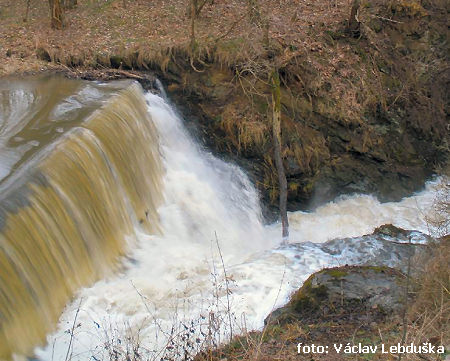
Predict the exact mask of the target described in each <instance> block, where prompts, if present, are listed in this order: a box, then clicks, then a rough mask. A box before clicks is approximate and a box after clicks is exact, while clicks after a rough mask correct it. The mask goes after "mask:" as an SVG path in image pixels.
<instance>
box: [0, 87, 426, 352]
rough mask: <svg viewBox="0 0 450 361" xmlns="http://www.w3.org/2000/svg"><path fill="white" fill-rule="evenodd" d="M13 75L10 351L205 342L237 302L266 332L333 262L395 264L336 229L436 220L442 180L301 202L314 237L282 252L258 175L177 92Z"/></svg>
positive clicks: (7, 169)
mask: <svg viewBox="0 0 450 361" xmlns="http://www.w3.org/2000/svg"><path fill="white" fill-rule="evenodd" d="M12 84H13V86H9V85H8V86H4V88H1V86H0V97H1V98H0V106H1V107H2V108H1V110H2V112H1V113H0V115H1V116H2V118H0V150H1V152H0V179H2V180H0V190H1V193H0V239H1V243H0V321H1V323H0V359H6V360H8V361H9V359H10V355H11V354H12V353H13V354H14V356H13V357H14V358H16V357H17V359H20V357H21V356H23V355H31V354H33V356H34V357H36V358H37V359H38V360H40V361H50V360H52V361H64V360H66V358H67V357H66V356H67V355H69V356H70V360H71V361H78V360H79V361H83V360H88V359H98V360H102V359H109V357H110V356H111V355H114V354H116V355H119V356H120V355H121V356H123V355H124V353H125V352H127V347H129V346H130V344H127V342H138V343H139V344H140V345H141V346H142V347H141V348H139V350H138V351H139V353H140V355H141V356H142V357H143V358H144V359H146V358H148V359H161V352H163V351H161V350H164V345H165V344H166V343H167V342H170V341H171V337H172V336H173V332H175V333H178V332H180V334H181V335H183V333H182V332H183V330H185V329H184V327H185V325H195V328H196V329H195V331H194V334H195V337H197V336H199V335H201V331H202V327H204V322H207V321H208V320H210V318H209V317H210V315H211V313H213V314H214V317H216V318H215V319H216V320H217V319H220V318H222V319H223V320H225V322H228V318H224V317H223V315H224V312H227V309H226V308H227V304H228V301H229V304H230V307H231V309H232V314H233V317H232V319H233V321H232V322H236V323H238V324H239V323H240V326H241V327H242V326H245V328H246V329H248V330H251V329H257V328H261V327H262V325H263V320H264V318H265V317H266V316H267V315H268V313H269V312H270V311H271V310H272V309H273V307H276V306H279V305H281V304H283V303H284V302H286V300H287V299H288V297H289V294H290V293H291V292H293V291H294V290H295V289H297V288H298V287H299V286H301V284H302V282H303V281H304V280H305V279H306V278H307V277H308V276H309V275H310V274H311V273H313V272H316V271H318V270H319V269H321V268H322V267H329V266H337V265H340V264H361V263H364V262H369V261H374V260H375V261H377V262H381V263H383V264H387V265H393V264H395V261H396V253H395V252H393V253H392V254H391V255H389V257H386V255H385V254H386V252H382V251H383V248H382V247H383V244H384V243H382V242H381V241H380V240H379V239H375V238H374V239H372V238H370V237H369V238H367V237H362V238H348V239H345V240H342V241H341V240H335V241H330V240H332V239H335V238H339V237H355V236H362V235H364V234H367V233H371V232H372V231H373V230H374V228H375V227H378V226H380V225H382V224H385V223H393V224H396V225H398V226H402V227H405V228H411V229H418V230H421V231H426V230H427V225H426V223H425V222H424V220H423V214H424V213H426V210H427V208H429V207H430V206H431V204H432V203H433V197H434V194H435V190H434V186H435V183H430V184H429V185H428V186H427V189H426V190H425V191H424V192H422V193H420V194H417V195H414V196H412V197H409V198H405V199H404V200H403V201H401V202H396V203H384V204H382V203H380V202H378V200H377V199H376V198H375V197H372V196H369V195H366V196H362V195H353V196H346V197H342V198H340V199H337V200H335V201H334V202H330V203H328V204H325V205H323V206H322V207H319V208H318V209H317V210H316V211H314V212H293V213H290V214H289V218H290V224H291V242H292V243H294V242H296V243H299V244H298V245H287V246H285V247H279V244H278V240H279V235H280V234H281V230H280V225H279V224H272V225H266V226H265V225H263V223H262V221H261V210H260V205H259V198H258V194H257V192H256V190H255V188H254V187H253V185H252V184H251V182H250V181H249V179H248V177H247V176H246V175H245V173H244V172H243V171H242V170H241V169H240V168H239V167H237V166H235V165H233V164H230V163H227V162H224V161H222V160H220V159H218V158H216V157H214V156H213V155H212V154H210V153H209V152H207V151H205V150H204V149H202V147H200V146H199V145H198V144H197V143H196V142H195V140H193V139H192V138H191V137H190V136H189V134H188V133H187V131H186V130H185V128H184V125H183V120H182V118H181V117H180V115H179V114H177V112H176V110H175V109H174V107H173V106H171V105H170V104H169V103H168V100H167V99H163V98H161V97H159V96H157V95H154V94H150V93H148V94H144V93H143V92H142V89H141V88H140V86H139V85H138V84H136V83H132V82H128V81H121V82H113V83H109V84H103V83H92V82H78V81H73V80H72V81H69V80H63V79H61V78H49V79H44V80H42V79H41V80H38V81H33V80H31V81H30V80H27V81H23V82H18V83H12ZM14 84H15V85H14ZM8 87H9V88H8ZM58 89H59V90H58ZM216 235H217V239H216ZM418 237H420V236H418ZM383 242H388V241H385V240H384V241H383ZM219 251H220V252H219ZM120 256H124V257H122V258H120V260H118V258H119V257H120ZM382 257H384V258H385V259H380V258H382ZM222 267H226V271H227V276H228V280H229V285H228V287H229V289H225V288H224V286H223V282H224V281H223V280H224V274H223V273H224V272H223V271H222ZM111 270H112V271H113V272H111ZM72 296H73V297H72ZM64 306H65V307H64ZM63 308H64V310H63ZM244 314H245V317H244V316H243V315H244ZM205 320H206V321H205ZM242 320H244V321H242ZM197 321H198V322H197ZM243 323H244V324H243ZM72 327H74V328H75V332H74V333H73V334H72V332H71V331H70V329H71V328H72ZM68 329H69V332H68ZM227 329H229V326H228V328H227V327H225V328H224V329H221V330H218V331H217V332H218V333H219V334H220V335H219V336H220V337H222V338H221V340H223V339H224V338H223V337H225V336H226V332H227ZM237 329H239V327H238V328H237ZM199 332H200V333H199ZM45 335H47V337H46V343H45V344H44V342H42V341H43V339H44V337H45ZM130 340H131V341H130ZM194 344H195V342H194ZM39 345H42V346H39ZM133 345H136V344H133ZM33 346H37V347H36V348H35V349H34V352H31V351H32V348H33ZM171 347H172V350H173V352H174V355H176V352H177V349H176V345H175V346H173V345H171ZM174 348H175V349H174ZM167 350H168V348H165V351H164V352H167ZM191 351H195V350H194V349H192V350H191ZM121 352H124V353H121ZM168 352H171V351H170V350H169V351H168ZM174 358H176V356H174ZM123 359H126V358H125V357H123ZM20 360H22V359H20Z"/></svg>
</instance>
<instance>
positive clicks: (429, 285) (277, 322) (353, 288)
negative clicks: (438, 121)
mask: <svg viewBox="0 0 450 361" xmlns="http://www.w3.org/2000/svg"><path fill="white" fill-rule="evenodd" d="M386 232H387V233H388V234H390V235H391V237H392V239H391V241H394V242H397V241H399V242H404V241H405V239H404V237H406V238H408V237H410V236H411V233H410V232H408V231H404V230H400V229H398V228H396V227H392V226H384V227H380V228H379V229H378V230H376V231H375V232H374V234H373V235H372V236H376V235H377V234H378V235H383V233H385V234H384V235H385V236H386V235H387V234H386ZM369 237H370V236H369ZM397 237H399V238H397ZM403 245H404V247H405V249H404V251H406V252H404V253H403V255H402V257H401V259H399V261H400V262H399V263H398V264H397V266H400V267H401V268H403V270H404V271H405V273H403V272H401V271H400V270H399V269H398V268H390V267H386V266H379V265H378V266H374V265H371V266H370V265H369V266H347V265H346V266H340V267H335V268H325V269H323V270H321V271H319V272H316V273H314V274H313V275H311V276H310V277H309V278H308V279H307V280H306V281H305V282H304V284H303V286H302V287H301V288H300V289H299V290H297V291H296V292H294V293H293V294H292V295H291V296H290V300H289V302H288V303H287V304H286V305H284V306H283V307H281V308H278V309H276V310H275V311H273V312H272V313H271V314H269V315H268V316H267V318H266V321H265V327H264V329H263V330H261V331H251V332H246V333H244V334H243V335H239V336H236V337H234V338H233V339H232V340H231V341H230V342H228V343H226V344H225V345H222V346H220V347H218V348H216V349H209V350H206V351H204V352H201V353H200V354H198V355H197V357H196V358H195V361H207V360H208V361H219V360H227V361H234V360H246V361H251V360H259V361H275V360H284V361H291V360H292V361H293V360H305V361H306V360H308V361H310V360H317V361H319V360H320V361H340V360H342V361H343V360H380V361H381V360H383V361H384V360H401V359H403V360H443V359H446V357H448V356H446V355H449V353H450V338H449V336H448V335H449V334H450V332H449V331H450V330H449V324H450V322H449V321H450V320H449V316H450V311H449V306H450V305H449V298H448V290H447V289H446V287H447V286H448V272H449V269H448V261H446V260H445V259H446V258H448V256H449V252H450V248H449V245H450V243H449V238H448V237H447V238H442V239H440V240H437V241H436V240H431V239H430V240H429V243H428V244H423V245H422V246H419V248H417V245H408V244H407V243H406V244H405V243H403ZM418 262H419V263H420V265H419V264H418ZM369 263H370V262H369ZM408 264H409V266H408ZM405 267H406V268H405ZM431 271H432V272H433V275H432V276H431V275H430V274H427V273H429V272H431ZM441 282H442V283H441Z"/></svg>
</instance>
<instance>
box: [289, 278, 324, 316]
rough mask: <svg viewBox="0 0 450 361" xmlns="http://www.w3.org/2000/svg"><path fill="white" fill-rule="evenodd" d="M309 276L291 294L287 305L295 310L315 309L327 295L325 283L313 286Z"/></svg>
mask: <svg viewBox="0 0 450 361" xmlns="http://www.w3.org/2000/svg"><path fill="white" fill-rule="evenodd" d="M313 277H314V275H312V276H311V277H309V278H308V279H307V280H306V281H305V283H304V284H303V286H302V287H301V288H300V289H299V290H298V291H297V292H296V293H294V294H293V295H292V297H291V301H290V302H289V307H290V308H291V309H293V310H294V311H295V312H299V313H300V312H304V311H315V310H317V309H318V308H319V304H320V302H321V301H322V300H323V299H324V298H326V297H327V293H328V292H327V287H326V286H325V285H319V286H313V285H312V279H313Z"/></svg>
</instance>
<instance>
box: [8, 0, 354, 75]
mask: <svg viewBox="0 0 450 361" xmlns="http://www.w3.org/2000/svg"><path fill="white" fill-rule="evenodd" d="M350 7H351V4H350V1H348V0H336V1H298V0H278V1H269V0H260V1H258V2H256V1H253V2H252V1H243V0H240V1H239V0H231V1H229V0H226V1H225V0H215V1H208V2H207V3H206V5H205V6H204V8H203V9H202V11H201V14H200V16H199V17H198V19H197V20H196V38H197V41H198V43H199V44H211V43H217V42H219V41H220V42H227V41H228V43H227V46H226V49H224V51H225V52H227V53H238V52H245V51H248V50H249V49H248V48H247V46H248V44H250V43H253V44H255V43H258V40H260V38H261V37H262V36H263V32H264V31H263V29H261V25H260V24H258V21H251V19H250V16H251V15H250V14H249V13H250V12H252V11H253V12H254V13H255V14H256V16H257V17H262V18H264V19H266V21H267V23H268V24H269V28H268V36H269V37H270V39H271V40H273V41H274V42H276V43H278V44H280V45H282V46H289V47H290V48H291V49H305V50H312V51H321V49H320V45H318V42H317V39H316V38H317V36H318V35H319V34H322V33H323V31H325V30H331V29H334V28H335V27H336V25H337V24H338V23H340V22H342V21H345V20H346V19H347V18H348V16H349V14H350ZM26 9H27V1H26V0H19V1H16V0H0V60H1V62H0V63H1V64H0V74H3V75H4V74H8V73H13V72H22V71H26V70H38V69H39V68H42V67H46V66H47V64H45V63H40V62H39V61H37V60H36V49H38V48H44V49H46V50H48V52H49V53H50V54H52V52H54V53H65V54H70V55H71V56H73V57H77V56H78V57H82V58H83V60H84V61H83V63H84V64H89V61H86V59H89V58H92V59H93V58H94V55H95V56H98V55H99V54H100V55H101V54H104V55H107V54H123V53H126V52H133V51H136V49H140V48H143V47H145V48H146V49H147V51H149V52H152V51H153V52H157V51H159V50H160V49H166V48H170V47H177V46H183V45H184V44H187V43H189V41H190V34H191V33H190V21H191V20H190V17H189V15H188V13H189V1H188V0H171V1H165V0H136V1H130V0H125V1H124V0H79V1H78V6H77V7H75V8H74V9H67V10H66V11H65V18H66V24H67V25H66V28H65V29H64V30H54V29H51V27H50V11H49V6H48V3H47V2H45V1H36V0H31V1H30V7H29V11H28V15H27V10H26ZM252 9H253V10H252ZM25 17H27V19H26V21H24V19H25ZM231 39H233V42H231V43H230V42H229V41H230V40H231Z"/></svg>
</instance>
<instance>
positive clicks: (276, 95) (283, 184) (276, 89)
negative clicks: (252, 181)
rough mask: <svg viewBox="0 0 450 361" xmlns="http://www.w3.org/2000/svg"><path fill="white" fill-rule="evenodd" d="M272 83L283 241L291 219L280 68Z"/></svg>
mask: <svg viewBox="0 0 450 361" xmlns="http://www.w3.org/2000/svg"><path fill="white" fill-rule="evenodd" d="M271 85H272V132H273V146H274V157H275V165H276V168H277V173H278V183H279V187H280V216H281V227H282V237H283V243H286V242H287V241H288V240H289V221H288V217H287V181H286V174H285V172H284V166H283V160H282V158H281V144H282V141H281V91H280V75H279V74H278V69H275V70H274V71H273V72H272V74H271Z"/></svg>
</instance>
